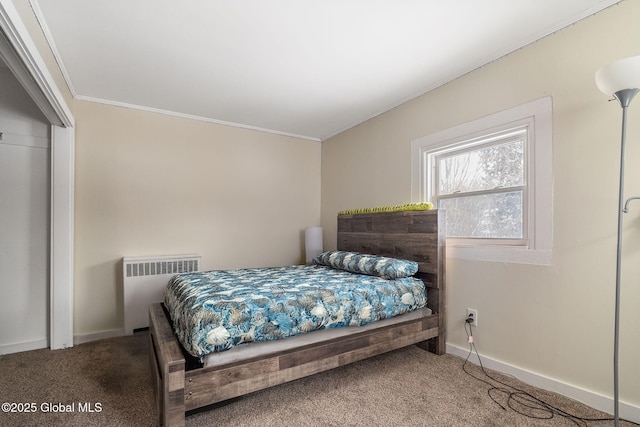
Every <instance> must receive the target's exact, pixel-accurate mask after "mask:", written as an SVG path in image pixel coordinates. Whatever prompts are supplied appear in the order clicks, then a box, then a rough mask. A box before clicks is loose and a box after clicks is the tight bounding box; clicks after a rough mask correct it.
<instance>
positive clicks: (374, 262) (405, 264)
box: [313, 251, 418, 279]
mask: <svg viewBox="0 0 640 427" xmlns="http://www.w3.org/2000/svg"><path fill="white" fill-rule="evenodd" d="M313 263H314V264H319V265H327V266H329V267H332V268H335V269H338V270H346V271H350V272H352V273H359V274H368V275H370V276H379V277H382V278H384V279H400V278H403V277H410V276H413V275H414V274H416V272H417V271H418V263H417V262H415V261H409V260H406V259H396V258H387V257H383V256H377V255H366V254H361V253H358V252H348V251H329V252H324V253H321V254H320V255H317V256H316V257H314V258H313Z"/></svg>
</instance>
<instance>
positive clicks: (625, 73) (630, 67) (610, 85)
mask: <svg viewBox="0 0 640 427" xmlns="http://www.w3.org/2000/svg"><path fill="white" fill-rule="evenodd" d="M596 85H597V86H598V89H600V90H601V91H602V92H604V93H605V94H607V95H613V94H615V93H616V92H618V91H621V90H624V89H640V56H631V57H629V58H624V59H619V60H617V61H614V62H612V63H610V64H607V65H604V66H602V67H601V68H600V69H599V70H598V71H596Z"/></svg>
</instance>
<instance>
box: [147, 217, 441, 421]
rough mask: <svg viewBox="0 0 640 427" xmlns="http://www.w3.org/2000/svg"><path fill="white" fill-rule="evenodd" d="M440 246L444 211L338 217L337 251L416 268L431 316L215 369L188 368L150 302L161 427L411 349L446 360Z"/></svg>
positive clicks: (185, 357) (168, 328)
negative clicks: (208, 408) (211, 408)
mask: <svg viewBox="0 0 640 427" xmlns="http://www.w3.org/2000/svg"><path fill="white" fill-rule="evenodd" d="M444 248H445V241H444V213H443V212H438V211H437V210H430V211H407V212H394V213H377V214H360V215H338V249H339V250H347V251H355V252H361V253H369V254H376V255H382V256H390V257H396V258H403V259H410V260H414V261H417V262H418V263H419V272H418V276H419V277H420V278H422V279H423V280H424V282H425V283H426V284H427V286H428V307H429V308H431V310H432V311H433V314H431V315H428V316H425V317H419V318H417V319H413V320H407V321H403V322H401V323H396V324H392V325H386V326H382V327H376V328H369V329H367V330H364V331H362V332H358V333H355V334H351V335H349V336H346V337H339V338H330V339H327V340H324V341H320V342H317V343H312V344H306V345H303V346H300V347H296V348H292V349H288V350H281V351H277V352H275V353H271V354H267V355H263V356H259V357H256V356H254V357H250V358H247V359H244V360H236V361H232V362H229V363H226V364H222V365H217V366H210V367H201V366H196V367H193V368H191V367H190V366H189V365H190V360H189V359H190V358H191V356H189V355H187V354H186V352H185V351H184V350H183V348H182V346H181V345H180V343H179V342H178V340H177V339H176V337H175V334H174V332H173V329H172V327H171V324H170V320H169V319H168V317H167V314H166V312H165V310H164V307H163V306H162V304H152V305H151V306H150V308H149V325H150V326H149V337H150V346H149V347H150V348H149V356H150V363H151V369H152V373H153V384H154V389H155V396H156V406H157V409H158V415H159V423H160V425H168V426H183V425H184V424H185V413H186V412H187V411H191V410H194V409H197V408H201V407H204V406H207V405H212V404H214V403H218V402H222V401H224V400H228V399H232V398H235V397H238V396H242V395H245V394H248V393H251V392H254V391H257V390H261V389H264V388H267V387H271V386H274V385H277V384H282V383H285V382H287V381H292V380H296V379H298V378H302V377H305V376H308V375H313V374H316V373H319V372H322V371H326V370H329V369H333V368H336V367H338V366H342V365H346V364H348V363H351V362H355V361H358V360H362V359H366V358H368V357H372V356H376V355H378V354H382V353H385V352H388V351H391V350H395V349H398V348H401V347H405V346H408V345H412V344H417V345H418V346H420V347H421V348H423V349H425V350H429V351H432V352H435V353H436V354H443V353H444V352H445V311H446V302H445V280H444V272H445V270H444V265H445V249H444Z"/></svg>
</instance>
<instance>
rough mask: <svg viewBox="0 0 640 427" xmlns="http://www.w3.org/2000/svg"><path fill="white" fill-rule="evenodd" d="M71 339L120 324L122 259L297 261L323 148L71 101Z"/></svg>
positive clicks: (205, 264)
mask: <svg viewBox="0 0 640 427" xmlns="http://www.w3.org/2000/svg"><path fill="white" fill-rule="evenodd" d="M75 117H76V209H75V220H76V222H75V225H76V236H75V250H76V256H75V306H74V316H75V319H74V325H75V334H76V335H83V334H88V333H94V332H98V331H107V330H113V329H120V328H122V325H123V323H122V322H123V318H122V316H123V306H122V283H121V282H122V280H121V279H120V274H121V270H120V268H121V267H120V265H121V263H120V260H121V258H122V257H123V256H146V255H171V254H184V253H198V254H200V255H202V268H204V269H213V268H234V267H258V266H270V265H288V264H295V263H300V262H304V251H303V239H302V236H303V232H304V228H305V227H308V226H310V225H319V223H320V149H321V145H320V143H318V142H312V141H306V140H300V139H295V138H290V137H285V136H279V135H272V134H268V133H263V132H256V131H251V130H244V129H239V128H233V127H229V126H222V125H217V124H211V123H204V122H198V121H192V120H186V119H183V118H177V117H171V116H166V115H160V114H154V113H147V112H143V111H137V110H131V109H126V108H120V107H113V106H107V105H102V104H97V103H92V102H83V101H76V105H75Z"/></svg>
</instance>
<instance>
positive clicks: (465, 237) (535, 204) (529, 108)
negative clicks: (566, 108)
mask: <svg viewBox="0 0 640 427" xmlns="http://www.w3.org/2000/svg"><path fill="white" fill-rule="evenodd" d="M412 165H413V166H412V194H413V199H414V200H413V201H414V202H417V201H430V202H432V203H433V204H434V205H436V206H437V207H438V208H439V209H445V210H446V211H447V245H448V255H449V256H453V257H456V258H464V259H475V260H487V261H505V262H519V263H533V264H550V263H551V239H552V224H551V220H552V208H551V203H552V196H551V184H552V179H551V98H543V99H540V100H538V101H533V102H531V103H528V104H524V105H521V106H519V107H515V108H512V109H510V110H506V111H503V112H500V113H496V114H493V115H491V116H487V117H484V118H481V119H479V120H475V121H473V122H469V123H465V124H463V125H460V126H456V127H454V128H450V129H446V130H444V131H441V132H438V133H436V134H433V135H429V136H426V137H423V138H419V139H417V140H414V141H413V142H412Z"/></svg>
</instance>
